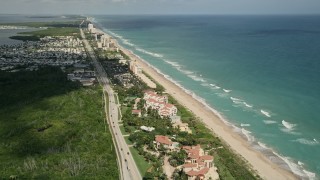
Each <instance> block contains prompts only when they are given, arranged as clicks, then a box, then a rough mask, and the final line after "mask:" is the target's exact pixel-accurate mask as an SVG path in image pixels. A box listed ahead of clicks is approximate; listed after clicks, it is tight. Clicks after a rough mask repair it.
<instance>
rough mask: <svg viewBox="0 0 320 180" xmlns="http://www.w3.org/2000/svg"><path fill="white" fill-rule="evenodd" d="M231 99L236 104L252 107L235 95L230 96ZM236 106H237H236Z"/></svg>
mask: <svg viewBox="0 0 320 180" xmlns="http://www.w3.org/2000/svg"><path fill="white" fill-rule="evenodd" d="M230 99H231V101H232V102H233V103H234V104H236V105H241V106H242V107H246V108H252V107H253V106H252V105H250V104H248V103H247V102H245V101H244V100H242V99H239V98H235V97H230ZM236 107H238V106H236Z"/></svg>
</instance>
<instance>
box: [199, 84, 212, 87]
mask: <svg viewBox="0 0 320 180" xmlns="http://www.w3.org/2000/svg"><path fill="white" fill-rule="evenodd" d="M201 86H204V87H208V86H210V85H209V84H208V83H201Z"/></svg>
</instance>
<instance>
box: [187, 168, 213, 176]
mask: <svg viewBox="0 0 320 180" xmlns="http://www.w3.org/2000/svg"><path fill="white" fill-rule="evenodd" d="M208 172H209V168H203V169H201V170H200V171H194V170H190V171H189V172H187V173H186V174H187V175H188V176H201V175H205V174H207V173H208Z"/></svg>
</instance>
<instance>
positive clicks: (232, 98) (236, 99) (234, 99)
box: [230, 97, 242, 101]
mask: <svg viewBox="0 0 320 180" xmlns="http://www.w3.org/2000/svg"><path fill="white" fill-rule="evenodd" d="M230 99H231V100H232V101H242V100H241V99H238V98H235V97H230Z"/></svg>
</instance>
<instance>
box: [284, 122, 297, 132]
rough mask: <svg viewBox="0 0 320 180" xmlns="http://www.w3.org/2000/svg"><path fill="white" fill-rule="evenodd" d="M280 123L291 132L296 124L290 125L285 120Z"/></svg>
mask: <svg viewBox="0 0 320 180" xmlns="http://www.w3.org/2000/svg"><path fill="white" fill-rule="evenodd" d="M281 123H282V125H283V126H284V127H285V128H287V129H289V130H293V129H294V128H295V127H296V126H297V125H296V124H291V123H289V122H287V121H285V120H282V121H281Z"/></svg>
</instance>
